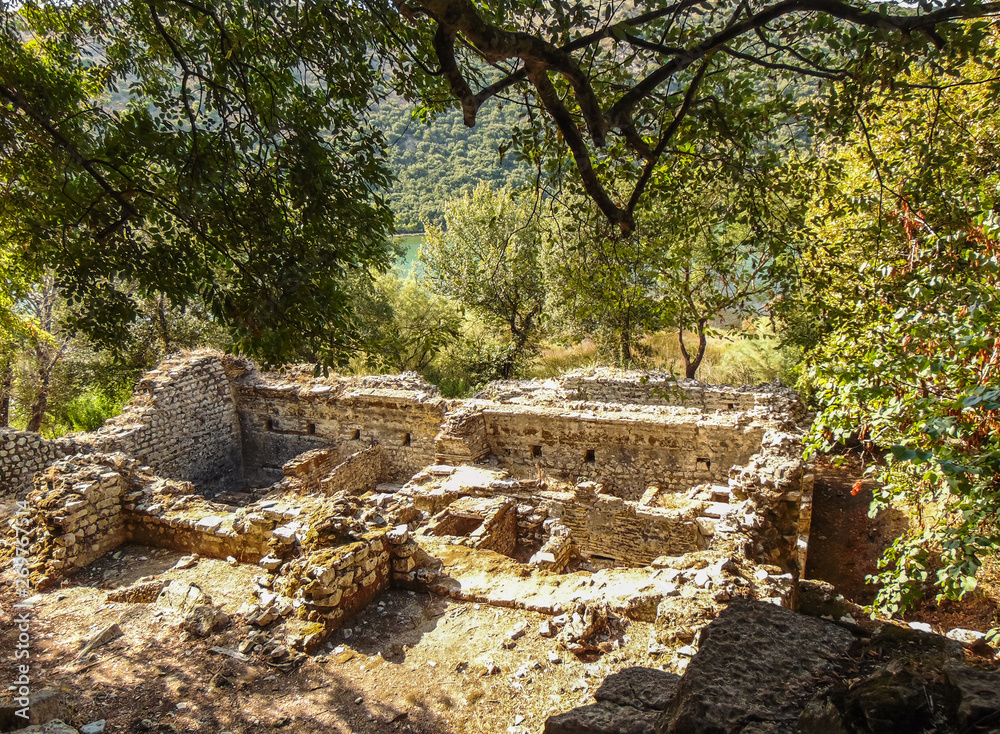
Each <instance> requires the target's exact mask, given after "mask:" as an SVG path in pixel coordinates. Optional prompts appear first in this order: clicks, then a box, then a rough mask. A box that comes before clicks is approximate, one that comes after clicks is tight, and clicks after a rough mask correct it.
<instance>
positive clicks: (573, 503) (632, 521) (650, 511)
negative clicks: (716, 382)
mask: <svg viewBox="0 0 1000 734" xmlns="http://www.w3.org/2000/svg"><path fill="white" fill-rule="evenodd" d="M598 489H600V487H599V486H598V485H595V484H594V483H591V482H586V483H582V484H580V485H579V486H577V487H576V489H575V491H573V492H559V491H552V490H547V489H540V488H539V487H538V484H537V482H535V481H526V482H523V481H518V480H516V479H515V480H498V481H495V482H493V484H492V485H490V486H486V487H472V486H469V487H464V488H462V490H460V491H458V492H455V493H442V492H440V491H430V492H427V491H424V490H422V489H421V487H420V486H419V485H417V486H407V487H406V488H404V490H403V492H402V494H403V495H404V496H406V497H409V498H410V499H412V501H413V505H414V507H416V508H417V509H418V510H421V511H423V512H428V513H430V514H432V515H436V514H438V513H443V512H446V511H447V508H448V507H449V506H450V505H451V503H453V502H455V501H456V500H459V499H460V498H461V497H466V496H477V497H496V496H502V497H509V498H510V499H511V500H513V501H514V502H516V503H517V510H516V512H517V536H518V542H519V543H521V544H523V545H525V546H535V545H537V544H538V543H540V542H546V541H547V539H548V538H549V537H550V535H551V534H552V533H553V526H555V525H561V526H563V527H565V528H566V529H567V530H568V531H569V533H570V536H571V540H572V547H573V550H575V552H576V553H578V554H579V555H581V556H583V557H585V558H587V557H591V556H595V555H596V556H602V557H604V558H610V559H614V560H615V561H616V563H618V564H619V565H633V566H643V565H648V564H649V563H651V562H652V561H653V560H655V559H656V558H659V557H660V556H676V555H682V554H684V553H688V552H691V551H697V550H702V549H704V548H705V547H707V545H708V542H709V539H708V538H707V537H706V536H705V535H703V533H702V532H701V530H700V528H699V525H698V523H697V521H696V519H697V515H698V513H699V511H700V509H701V507H702V506H703V505H704V504H706V503H703V502H690V503H686V504H685V505H684V506H683V507H682V508H681V509H666V508H659V507H644V506H641V505H639V504H637V503H635V502H631V501H627V500H623V499H621V498H620V497H616V496H614V495H610V494H604V493H600V492H598V491H597V490H598Z"/></svg>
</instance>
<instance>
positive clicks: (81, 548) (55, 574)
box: [27, 454, 135, 589]
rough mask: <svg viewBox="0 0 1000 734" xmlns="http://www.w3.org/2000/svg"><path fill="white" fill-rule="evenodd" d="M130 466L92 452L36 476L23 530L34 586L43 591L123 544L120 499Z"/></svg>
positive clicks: (125, 461) (131, 461)
mask: <svg viewBox="0 0 1000 734" xmlns="http://www.w3.org/2000/svg"><path fill="white" fill-rule="evenodd" d="M134 468H135V460H134V459H131V458H129V457H127V456H125V455H123V454H112V455H105V454H92V455H89V456H77V457H74V458H73V460H72V461H61V462H56V463H54V464H52V465H51V466H49V467H48V468H47V469H46V470H44V471H42V472H39V473H37V474H36V475H35V478H34V482H35V488H34V490H32V491H31V492H30V493H29V495H28V511H29V513H30V517H31V522H30V526H29V528H28V531H27V532H28V535H29V537H30V539H31V546H30V548H29V558H30V560H29V562H28V568H29V570H30V572H31V580H32V583H33V585H34V586H36V587H37V588H40V589H44V588H45V587H47V586H50V585H51V584H53V583H55V582H56V581H57V580H58V579H61V578H63V577H64V576H66V575H67V574H69V573H71V572H73V571H75V570H76V569H78V568H83V567H84V566H87V565H89V564H90V563H93V562H94V561H95V560H97V559H98V558H100V557H101V556H103V555H104V554H105V553H107V552H108V551H110V550H112V549H114V548H117V547H118V546H119V545H121V544H122V542H124V540H125V536H126V534H125V530H124V522H123V518H122V496H123V495H124V494H125V493H126V492H127V491H128V488H129V480H128V477H129V475H130V474H131V472H132V471H133V470H134Z"/></svg>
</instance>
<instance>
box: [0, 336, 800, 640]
mask: <svg viewBox="0 0 1000 734" xmlns="http://www.w3.org/2000/svg"><path fill="white" fill-rule="evenodd" d="M804 417H805V416H804V409H803V407H802V405H801V403H800V402H799V400H798V398H797V396H796V395H795V394H794V393H793V392H792V391H791V390H789V389H787V388H784V387H782V386H780V385H763V386H760V387H756V388H747V387H744V388H738V389H737V388H727V387H712V386H707V385H702V384H699V383H697V382H695V381H693V380H674V379H673V378H672V377H670V376H669V375H666V374H657V373H639V372H628V373H621V372H612V371H590V372H581V373H575V374H571V375H566V376H563V377H561V378H558V379H552V380H545V381H520V382H500V383H493V384H491V385H490V386H488V388H487V389H486V390H485V391H484V392H482V393H481V394H479V395H477V396H475V397H474V398H472V399H468V400H447V399H445V398H443V397H442V396H441V395H440V393H439V391H438V390H437V389H436V388H435V387H433V386H432V385H429V384H428V383H426V382H424V381H423V380H422V379H421V378H419V377H418V376H416V375H412V374H406V375H402V376H393V377H386V376H378V377H339V376H330V377H314V376H313V373H312V371H311V370H307V369H305V368H288V369H287V370H285V371H283V372H281V373H268V374H264V373H261V372H259V371H258V370H257V369H256V368H255V367H254V366H253V365H252V364H250V363H249V362H248V361H246V360H243V359H238V358H233V357H230V356H226V355H222V354H220V353H216V352H210V351H197V352H192V353H188V354H185V355H182V356H176V357H173V358H170V359H168V360H166V361H165V362H163V363H162V364H161V365H160V366H159V368H158V369H156V370H154V371H152V372H150V373H148V374H147V375H145V376H144V378H143V379H142V380H141V381H140V382H139V383H138V385H137V388H136V391H135V396H134V398H133V400H132V402H131V404H130V405H129V406H128V407H127V409H126V410H125V411H124V412H123V413H122V415H120V416H118V417H117V418H114V419H112V420H110V421H108V422H107V423H106V424H105V426H104V427H102V428H101V429H100V430H98V431H96V432H94V433H90V434H80V435H73V436H69V437H65V438H58V439H51V440H49V439H44V438H41V437H40V436H38V435H37V434H31V433H22V432H16V431H12V430H7V429H2V430H0V488H2V490H3V492H2V493H0V494H6V495H7V496H17V497H26V498H27V500H28V506H29V508H30V513H31V524H30V528H29V536H30V539H31V546H30V553H29V555H30V565H29V569H30V572H31V580H32V582H33V585H34V586H35V587H36V588H38V589H44V588H46V587H51V586H53V585H55V584H58V583H59V582H61V581H62V580H63V579H65V578H67V577H68V576H69V575H70V574H72V573H73V572H74V571H76V570H78V569H80V568H82V567H84V566H87V565H88V564H90V563H93V562H94V561H95V560H96V559H98V558H100V557H101V556H102V555H104V554H106V553H108V552H109V551H111V550H113V549H114V548H116V547H118V546H119V545H121V544H123V543H135V544H140V545H147V546H153V547H159V548H169V549H173V550H178V551H184V552H188V553H197V554H200V555H204V556H211V557H219V558H227V557H232V558H233V559H235V560H236V561H237V562H242V563H249V564H259V566H260V567H261V573H260V574H259V575H258V576H257V577H256V584H257V589H256V592H255V595H254V599H255V602H254V603H252V604H248V605H246V607H245V608H244V609H243V610H242V612H243V615H244V616H245V618H246V620H247V621H248V622H249V623H251V624H255V625H256V626H257V627H265V626H269V625H275V626H279V625H284V627H283V630H284V634H286V636H287V640H288V643H289V645H291V646H293V647H295V648H297V649H299V650H304V651H306V652H311V651H313V650H315V649H317V647H318V646H319V645H320V644H322V643H323V642H325V641H326V639H327V638H328V637H329V636H330V634H331V633H332V632H333V631H334V630H336V629H337V628H338V627H339V626H340V625H341V624H342V623H343V622H344V620H345V619H346V618H348V617H350V616H351V615H356V614H358V613H361V612H362V611H363V610H364V608H365V606H366V605H367V604H369V602H371V601H372V600H373V599H374V598H375V597H376V596H377V595H378V594H379V593H380V592H381V591H382V590H384V589H386V588H387V587H390V586H395V587H401V588H407V589H411V590H422V591H428V592H431V593H435V594H442V595H448V596H450V597H451V598H454V599H459V600H467V601H476V602H481V603H484V604H494V605H498V606H505V607H518V608H523V609H530V610H533V611H538V612H542V613H543V614H547V615H550V616H551V617H552V620H553V621H552V624H551V625H550V631H551V634H552V635H553V636H555V635H559V636H560V638H561V639H563V640H564V641H565V643H566V644H567V645H568V646H570V649H575V650H584V649H593V648H594V646H598V645H599V644H600V642H599V641H600V640H601V636H600V635H601V630H602V629H607V627H608V625H613V624H614V620H615V619H620V618H631V619H640V620H643V621H650V622H653V621H655V622H656V624H657V629H658V633H657V634H658V638H657V640H651V642H650V645H651V646H654V645H656V644H661V643H666V642H668V641H671V640H676V639H681V640H685V639H687V640H690V639H691V637H692V636H693V634H694V633H693V631H692V630H690V629H677V627H678V622H677V621H678V620H679V619H681V617H682V615H679V614H678V613H677V612H678V610H679V609H680V608H681V607H682V606H683V607H684V608H685V610H686V611H685V615H686V616H685V617H684V618H685V619H687V618H689V617H690V616H691V610H692V609H694V610H695V611H697V610H698V609H702V610H704V616H705V618H706V619H705V620H704V621H708V619H710V618H711V617H712V616H713V614H714V611H713V610H715V609H717V607H714V606H713V605H715V604H716V603H721V602H724V601H727V600H729V599H730V598H736V597H742V598H749V599H763V600H769V601H772V602H774V603H777V604H781V605H784V606H789V607H791V606H794V604H795V598H794V596H795V588H796V584H795V582H796V580H797V578H798V572H799V570H800V569H803V568H804V567H805V556H806V551H807V548H808V530H809V521H810V508H811V501H812V478H811V475H810V471H809V468H808V466H806V465H805V464H803V462H802V460H801V455H802V447H801V436H802V425H803V420H804ZM484 559H485V560H487V561H489V560H490V559H492V560H493V561H496V560H498V559H502V560H503V565H502V569H501V571H497V570H496V569H497V568H501V566H497V565H496V564H494V565H493V566H492V568H493V569H494V570H493V571H490V572H485V571H484V570H483V562H484ZM491 562H492V561H491ZM503 569H506V571H504V570H503ZM504 574H506V575H504ZM528 577H530V578H531V579H533V581H532V583H531V584H526V583H525V579H526V578H528ZM595 581H599V583H595ZM640 581H641V582H642V583H639V582H640ZM272 629H273V628H272Z"/></svg>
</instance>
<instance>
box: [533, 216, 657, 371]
mask: <svg viewBox="0 0 1000 734" xmlns="http://www.w3.org/2000/svg"><path fill="white" fill-rule="evenodd" d="M571 202H572V203H570V202H568V201H567V200H566V199H563V200H562V201H561V202H559V203H561V204H563V206H561V207H559V206H557V205H555V203H553V206H552V207H551V210H550V211H551V214H550V216H549V217H547V218H546V230H547V236H546V247H545V272H546V277H547V279H548V281H549V284H548V292H549V310H550V313H552V314H553V315H554V316H555V317H556V318H557V319H558V321H559V323H560V325H561V326H562V327H563V329H565V330H566V331H567V332H569V333H571V334H573V335H574V336H576V337H577V338H580V337H591V338H593V339H594V341H595V342H596V343H597V345H598V348H599V350H600V352H601V354H602V355H603V356H604V357H605V358H608V359H611V360H612V361H613V362H614V364H616V365H617V366H619V367H621V368H622V369H627V368H630V367H634V366H636V365H637V364H639V363H641V359H642V356H643V355H642V353H641V350H642V347H641V338H642V336H644V335H645V334H648V333H649V332H651V331H653V330H655V329H656V328H658V326H659V324H660V312H659V307H658V304H657V300H656V261H657V253H656V252H655V251H654V250H653V249H652V248H651V247H650V244H649V241H648V240H647V239H645V238H642V237H626V236H623V235H622V234H621V232H619V231H618V230H617V228H616V227H614V226H612V225H610V224H609V223H608V222H607V220H606V219H604V217H603V215H602V214H601V213H600V212H599V211H598V210H597V208H596V207H594V206H592V205H589V203H588V200H586V199H584V198H583V197H580V196H578V197H575V198H574V199H572V200H571ZM567 203H570V205H569V206H566V204H567Z"/></svg>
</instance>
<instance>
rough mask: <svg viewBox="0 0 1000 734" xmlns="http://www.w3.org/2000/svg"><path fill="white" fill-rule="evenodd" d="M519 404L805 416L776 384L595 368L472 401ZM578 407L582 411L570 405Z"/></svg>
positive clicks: (498, 386)
mask: <svg viewBox="0 0 1000 734" xmlns="http://www.w3.org/2000/svg"><path fill="white" fill-rule="evenodd" d="M476 397H477V398H480V399H483V400H490V401H493V402H500V403H510V404H519V405H566V404H570V403H593V404H595V407H599V405H601V404H618V405H626V406H674V407H681V408H690V409H694V410H698V411H702V412H714V411H723V412H731V411H737V412H746V411H752V412H767V413H770V414H780V415H783V416H784V417H785V418H788V419H791V420H797V419H799V418H801V417H802V416H803V415H804V407H803V405H802V402H801V401H800V400H799V398H798V395H797V394H796V393H795V392H794V391H793V390H790V389H789V388H786V387H784V386H783V385H782V384H781V383H780V382H774V383H769V384H765V385H757V386H753V387H752V386H747V385H744V386H742V387H738V388H737V387H728V386H724V385H704V384H702V383H700V382H698V381H697V380H686V379H677V378H675V377H674V376H673V375H671V374H669V373H666V372H647V371H638V370H631V371H621V370H614V369H608V368H595V369H590V370H585V371H578V372H572V373H569V374H566V375H562V376H560V377H557V378H553V379H546V380H507V381H498V382H494V383H491V384H490V385H488V386H487V387H486V389H485V390H483V392H481V393H480V394H479V395H477V396H476ZM574 407H580V408H582V407H583V406H574Z"/></svg>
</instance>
